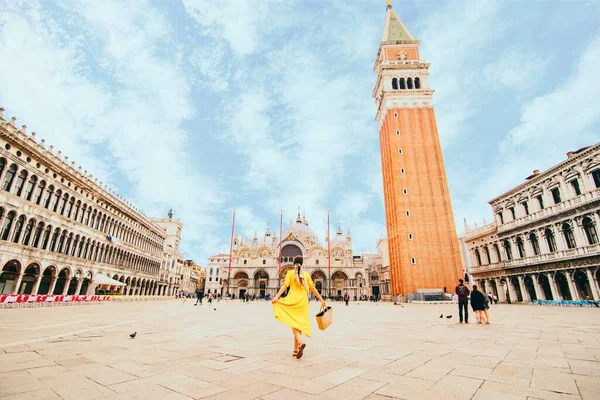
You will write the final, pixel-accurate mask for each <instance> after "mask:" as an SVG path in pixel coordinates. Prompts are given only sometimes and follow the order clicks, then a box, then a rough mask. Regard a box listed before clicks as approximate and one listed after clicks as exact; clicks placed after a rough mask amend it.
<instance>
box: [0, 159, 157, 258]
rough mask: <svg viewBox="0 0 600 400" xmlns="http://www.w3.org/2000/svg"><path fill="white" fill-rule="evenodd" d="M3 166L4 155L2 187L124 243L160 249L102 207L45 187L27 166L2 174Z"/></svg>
mask: <svg viewBox="0 0 600 400" xmlns="http://www.w3.org/2000/svg"><path fill="white" fill-rule="evenodd" d="M5 168H6V159H5V158H0V179H2V178H3V179H2V180H1V182H2V190H4V191H7V192H9V193H12V194H14V195H15V196H17V197H21V198H23V199H25V200H27V201H30V202H32V203H34V204H36V205H39V206H42V207H44V208H45V209H47V210H50V211H53V212H56V213H58V214H60V215H62V216H64V217H66V218H70V219H73V220H74V221H76V222H79V223H81V224H84V225H86V226H89V227H90V228H93V229H96V230H99V231H101V232H103V233H105V234H107V235H110V236H113V237H117V238H120V239H121V240H123V241H125V242H126V243H129V244H130V245H132V246H135V247H138V248H140V249H142V250H145V251H148V252H156V251H160V250H162V248H161V246H160V245H159V244H158V243H156V242H155V241H153V240H151V239H150V238H148V237H146V236H144V235H141V234H139V233H138V232H136V231H134V230H133V229H131V228H129V227H127V226H125V225H123V224H122V223H119V222H117V221H116V220H115V219H114V218H112V217H110V216H107V215H106V214H103V213H102V212H101V211H98V210H96V209H93V208H92V206H91V205H89V206H88V205H87V204H86V203H83V204H82V202H81V201H80V200H77V198H75V197H74V196H70V195H69V193H67V192H64V193H63V191H62V190H60V189H56V190H55V188H54V186H53V185H48V186H47V187H46V181H45V180H43V179H42V180H38V177H37V176H35V175H31V177H29V173H28V171H27V170H22V171H21V173H19V174H18V175H17V165H16V164H12V165H11V166H10V167H9V168H8V169H7V170H6V173H5V174H4V176H2V174H3V173H4V170H5ZM15 177H16V179H15ZM28 177H29V179H28ZM38 181H39V182H38Z"/></svg>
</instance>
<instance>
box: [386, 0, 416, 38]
mask: <svg viewBox="0 0 600 400" xmlns="http://www.w3.org/2000/svg"><path fill="white" fill-rule="evenodd" d="M385 22H386V23H385V31H384V32H383V40H382V41H383V42H394V41H397V40H415V38H414V37H413V36H412V35H411V34H410V32H409V31H408V29H407V28H406V26H404V24H403V23H402V21H401V20H400V18H398V15H397V14H396V12H395V11H394V9H393V8H392V5H391V4H388V6H387V9H386V21H385Z"/></svg>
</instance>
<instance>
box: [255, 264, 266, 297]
mask: <svg viewBox="0 0 600 400" xmlns="http://www.w3.org/2000/svg"><path fill="white" fill-rule="evenodd" d="M268 285H269V274H267V272H266V271H264V270H258V271H256V273H255V274H254V289H255V291H254V292H255V293H254V294H258V295H259V296H260V297H265V296H266V294H267V287H268ZM257 291H258V293H257Z"/></svg>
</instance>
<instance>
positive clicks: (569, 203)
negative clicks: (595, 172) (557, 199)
mask: <svg viewBox="0 0 600 400" xmlns="http://www.w3.org/2000/svg"><path fill="white" fill-rule="evenodd" d="M597 199H600V189H594V190H592V191H591V192H587V193H583V194H581V195H579V196H577V197H573V198H570V199H567V200H565V201H563V202H561V203H558V204H554V205H552V206H549V207H546V208H544V209H543V210H539V211H538V212H536V213H533V214H529V215H526V216H524V217H520V218H517V219H515V220H514V221H510V222H506V223H504V224H502V225H499V226H498V233H501V232H505V231H507V230H510V229H512V228H515V227H517V226H520V225H525V224H527V223H529V222H532V221H536V220H538V219H542V218H544V217H547V216H550V215H553V214H556V213H557V212H559V211H563V210H568V209H571V208H574V207H576V206H580V205H581V204H583V203H587V202H590V201H593V200H597Z"/></svg>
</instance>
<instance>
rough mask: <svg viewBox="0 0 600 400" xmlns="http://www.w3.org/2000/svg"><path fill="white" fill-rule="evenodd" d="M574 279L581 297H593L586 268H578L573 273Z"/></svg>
mask: <svg viewBox="0 0 600 400" xmlns="http://www.w3.org/2000/svg"><path fill="white" fill-rule="evenodd" d="M573 281H574V282H575V289H576V290H577V293H578V294H579V298H580V299H585V298H586V297H588V296H589V298H590V299H591V298H592V297H593V296H592V288H591V287H590V281H589V280H588V277H587V274H586V273H585V271H584V270H581V269H578V270H577V271H575V273H574V274H573Z"/></svg>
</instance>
